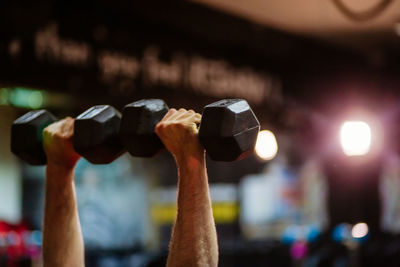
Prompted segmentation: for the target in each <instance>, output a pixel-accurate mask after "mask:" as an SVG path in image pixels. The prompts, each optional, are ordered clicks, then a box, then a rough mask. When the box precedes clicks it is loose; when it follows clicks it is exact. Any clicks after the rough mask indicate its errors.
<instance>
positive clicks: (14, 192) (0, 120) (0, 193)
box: [0, 106, 22, 223]
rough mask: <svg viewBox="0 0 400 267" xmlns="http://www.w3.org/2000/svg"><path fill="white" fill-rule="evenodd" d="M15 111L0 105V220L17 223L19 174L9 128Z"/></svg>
mask: <svg viewBox="0 0 400 267" xmlns="http://www.w3.org/2000/svg"><path fill="white" fill-rule="evenodd" d="M15 116H16V113H15V110H14V109H13V108H10V107H6V106H0V220H4V221H7V222H10V223H17V222H19V221H20V218H21V198H22V196H21V176H20V175H19V170H20V168H18V166H17V165H18V162H17V159H16V157H15V156H14V155H12V153H11V151H10V133H11V131H10V129H11V127H10V126H11V124H12V122H13V120H14V119H15Z"/></svg>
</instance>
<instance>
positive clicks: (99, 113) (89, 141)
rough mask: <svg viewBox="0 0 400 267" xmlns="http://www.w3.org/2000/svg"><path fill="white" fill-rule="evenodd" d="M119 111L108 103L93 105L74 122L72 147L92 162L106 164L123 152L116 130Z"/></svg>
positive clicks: (118, 121) (119, 117)
mask: <svg viewBox="0 0 400 267" xmlns="http://www.w3.org/2000/svg"><path fill="white" fill-rule="evenodd" d="M120 122H121V113H119V112H118V111H117V110H116V109H115V108H113V107H111V106H108V105H100V106H94V107H91V108H90V109H88V110H86V111H85V112H83V113H82V114H80V115H79V116H78V117H77V118H76V119H75V124H74V138H73V143H74V149H75V151H76V152H77V153H79V154H80V155H81V156H83V157H84V158H85V159H87V160H88V161H90V162H91V163H94V164H107V163H110V162H112V161H114V160H115V159H116V158H118V157H119V156H120V155H121V154H123V153H124V152H125V150H124V148H123V146H122V145H121V142H120V140H119V136H118V131H119V125H120Z"/></svg>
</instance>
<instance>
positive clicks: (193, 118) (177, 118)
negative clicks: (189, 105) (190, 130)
mask: <svg viewBox="0 0 400 267" xmlns="http://www.w3.org/2000/svg"><path fill="white" fill-rule="evenodd" d="M200 121H201V115H200V114H199V113H196V112H195V111H194V110H192V109H190V110H186V109H184V108H181V109H179V110H176V109H170V110H169V111H168V113H167V114H166V115H165V116H164V118H163V119H162V122H170V123H179V122H182V123H188V122H194V123H196V124H198V123H200Z"/></svg>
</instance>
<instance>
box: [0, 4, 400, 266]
mask: <svg viewBox="0 0 400 267" xmlns="http://www.w3.org/2000/svg"><path fill="white" fill-rule="evenodd" d="M0 14H1V16H0V63H1V64H0V266H7V267H11V266H42V263H41V259H40V253H41V233H42V232H41V231H42V215H43V198H44V170H45V169H44V167H34V166H30V165H28V164H26V163H24V162H23V161H20V160H19V159H18V158H17V157H15V156H14V155H13V154H12V153H11V152H10V127H11V124H12V122H13V121H14V120H15V119H16V118H18V117H19V116H21V115H23V114H24V113H26V112H28V111H29V110H34V109H44V108H45V109H48V110H49V111H51V112H52V113H54V114H55V115H57V116H58V117H59V118H62V117H64V116H67V115H68V116H73V117H75V116H77V115H78V114H80V113H81V112H83V111H84V110H86V109H88V108H89V107H91V106H93V105H97V104H109V105H113V106H114V107H116V108H117V109H119V110H122V108H123V106H124V105H126V104H128V103H130V102H133V101H136V100H139V99H142V98H162V99H164V100H165V101H166V102H167V103H168V105H169V106H170V107H178V108H179V107H184V108H188V109H189V108H190V109H194V110H196V111H197V112H200V113H201V112H202V109H203V107H204V106H205V105H207V104H209V103H212V102H214V101H217V100H219V99H223V98H244V99H246V100H247V101H248V103H249V104H250V105H251V107H252V109H253V111H254V113H255V114H256V116H257V117H258V119H259V121H260V124H261V129H262V130H263V131H262V132H260V134H259V137H258V140H257V145H256V152H255V153H254V155H251V156H249V157H247V158H246V159H244V160H241V161H239V162H233V163H221V162H214V161H212V160H210V159H207V168H208V174H209V181H210V191H211V198H212V203H213V212H214V217H215V221H216V224H217V232H218V241H219V250H220V258H219V265H220V266H398V265H399V262H400V235H399V233H400V157H399V156H400V142H399V140H400V139H399V138H400V125H399V124H397V123H400V1H399V0H363V1H361V0H325V1H320V0H302V1H299V0H296V1H288V0H280V1H278V0H247V1H240V0H229V1H228V0H214V1H211V0H195V1H155V0H148V1H129V2H127V1H120V0H114V1H103V0H98V1H75V0H69V1H49V0H40V1H22V0H21V1H2V3H1V8H0ZM176 177H177V174H176V167H175V164H174V161H173V159H172V157H171V156H170V155H169V154H168V153H163V154H160V155H157V156H155V157H153V158H149V159H144V158H133V157H131V156H130V155H128V154H125V155H123V156H122V157H120V158H119V159H118V160H116V161H115V162H113V163H111V164H109V165H93V164H90V163H88V162H87V161H85V160H84V159H81V160H80V162H79V163H78V166H77V169H76V188H77V189H76V190H77V197H78V205H79V215H80V220H81V225H82V230H83V235H84V240H85V246H86V266H107V267H108V266H118V267H119V266H164V265H165V261H166V256H167V253H168V251H167V249H168V242H169V239H170V234H171V226H172V224H173V221H174V218H175V212H176Z"/></svg>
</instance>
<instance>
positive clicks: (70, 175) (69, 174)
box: [46, 162, 75, 184]
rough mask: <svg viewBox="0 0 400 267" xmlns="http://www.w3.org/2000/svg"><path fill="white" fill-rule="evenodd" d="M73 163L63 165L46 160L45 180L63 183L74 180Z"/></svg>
mask: <svg viewBox="0 0 400 267" xmlns="http://www.w3.org/2000/svg"><path fill="white" fill-rule="evenodd" d="M74 169H75V165H72V166H70V165H65V164H59V163H55V162H48V163H47V166H46V181H47V182H48V183H51V184H53V182H54V183H56V184H63V183H65V182H70V181H73V180H74Z"/></svg>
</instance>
